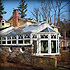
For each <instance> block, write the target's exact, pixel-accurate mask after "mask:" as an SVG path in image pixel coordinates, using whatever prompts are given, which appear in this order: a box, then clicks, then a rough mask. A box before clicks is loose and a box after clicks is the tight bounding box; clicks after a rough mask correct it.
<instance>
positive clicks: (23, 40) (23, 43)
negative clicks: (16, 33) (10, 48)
mask: <svg viewBox="0 0 70 70" xmlns="http://www.w3.org/2000/svg"><path fill="white" fill-rule="evenodd" d="M23 44H24V35H23Z"/></svg>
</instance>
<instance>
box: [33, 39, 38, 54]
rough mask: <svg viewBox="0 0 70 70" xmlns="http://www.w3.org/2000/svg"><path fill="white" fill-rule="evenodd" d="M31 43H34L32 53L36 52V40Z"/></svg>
mask: <svg viewBox="0 0 70 70" xmlns="http://www.w3.org/2000/svg"><path fill="white" fill-rule="evenodd" d="M33 45H34V48H33V53H37V41H35V40H34V41H33Z"/></svg>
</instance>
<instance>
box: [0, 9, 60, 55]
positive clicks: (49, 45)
mask: <svg viewBox="0 0 70 70" xmlns="http://www.w3.org/2000/svg"><path fill="white" fill-rule="evenodd" d="M18 18H19V16H18V11H17V10H14V12H13V26H12V27H9V28H6V29H4V30H1V31H0V49H1V51H7V52H12V53H13V52H20V53H31V54H33V55H59V35H60V34H59V32H57V31H55V30H54V29H53V28H52V27H51V26H50V25H49V24H48V23H47V22H42V23H38V24H30V25H29V24H27V25H24V26H20V24H19V20H18Z"/></svg>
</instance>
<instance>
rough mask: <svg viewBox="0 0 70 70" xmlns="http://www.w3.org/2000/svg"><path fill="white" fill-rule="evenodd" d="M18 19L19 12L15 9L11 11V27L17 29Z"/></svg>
mask: <svg viewBox="0 0 70 70" xmlns="http://www.w3.org/2000/svg"><path fill="white" fill-rule="evenodd" d="M18 17H19V12H18V10H16V9H15V10H14V11H13V26H14V27H18V26H19V23H18Z"/></svg>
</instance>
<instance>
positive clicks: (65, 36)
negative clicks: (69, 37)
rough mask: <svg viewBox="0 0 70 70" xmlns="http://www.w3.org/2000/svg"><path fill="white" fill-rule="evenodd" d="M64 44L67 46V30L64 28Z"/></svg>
mask: <svg viewBox="0 0 70 70" xmlns="http://www.w3.org/2000/svg"><path fill="white" fill-rule="evenodd" d="M63 39H64V46H66V30H65V29H64V30H63Z"/></svg>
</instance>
